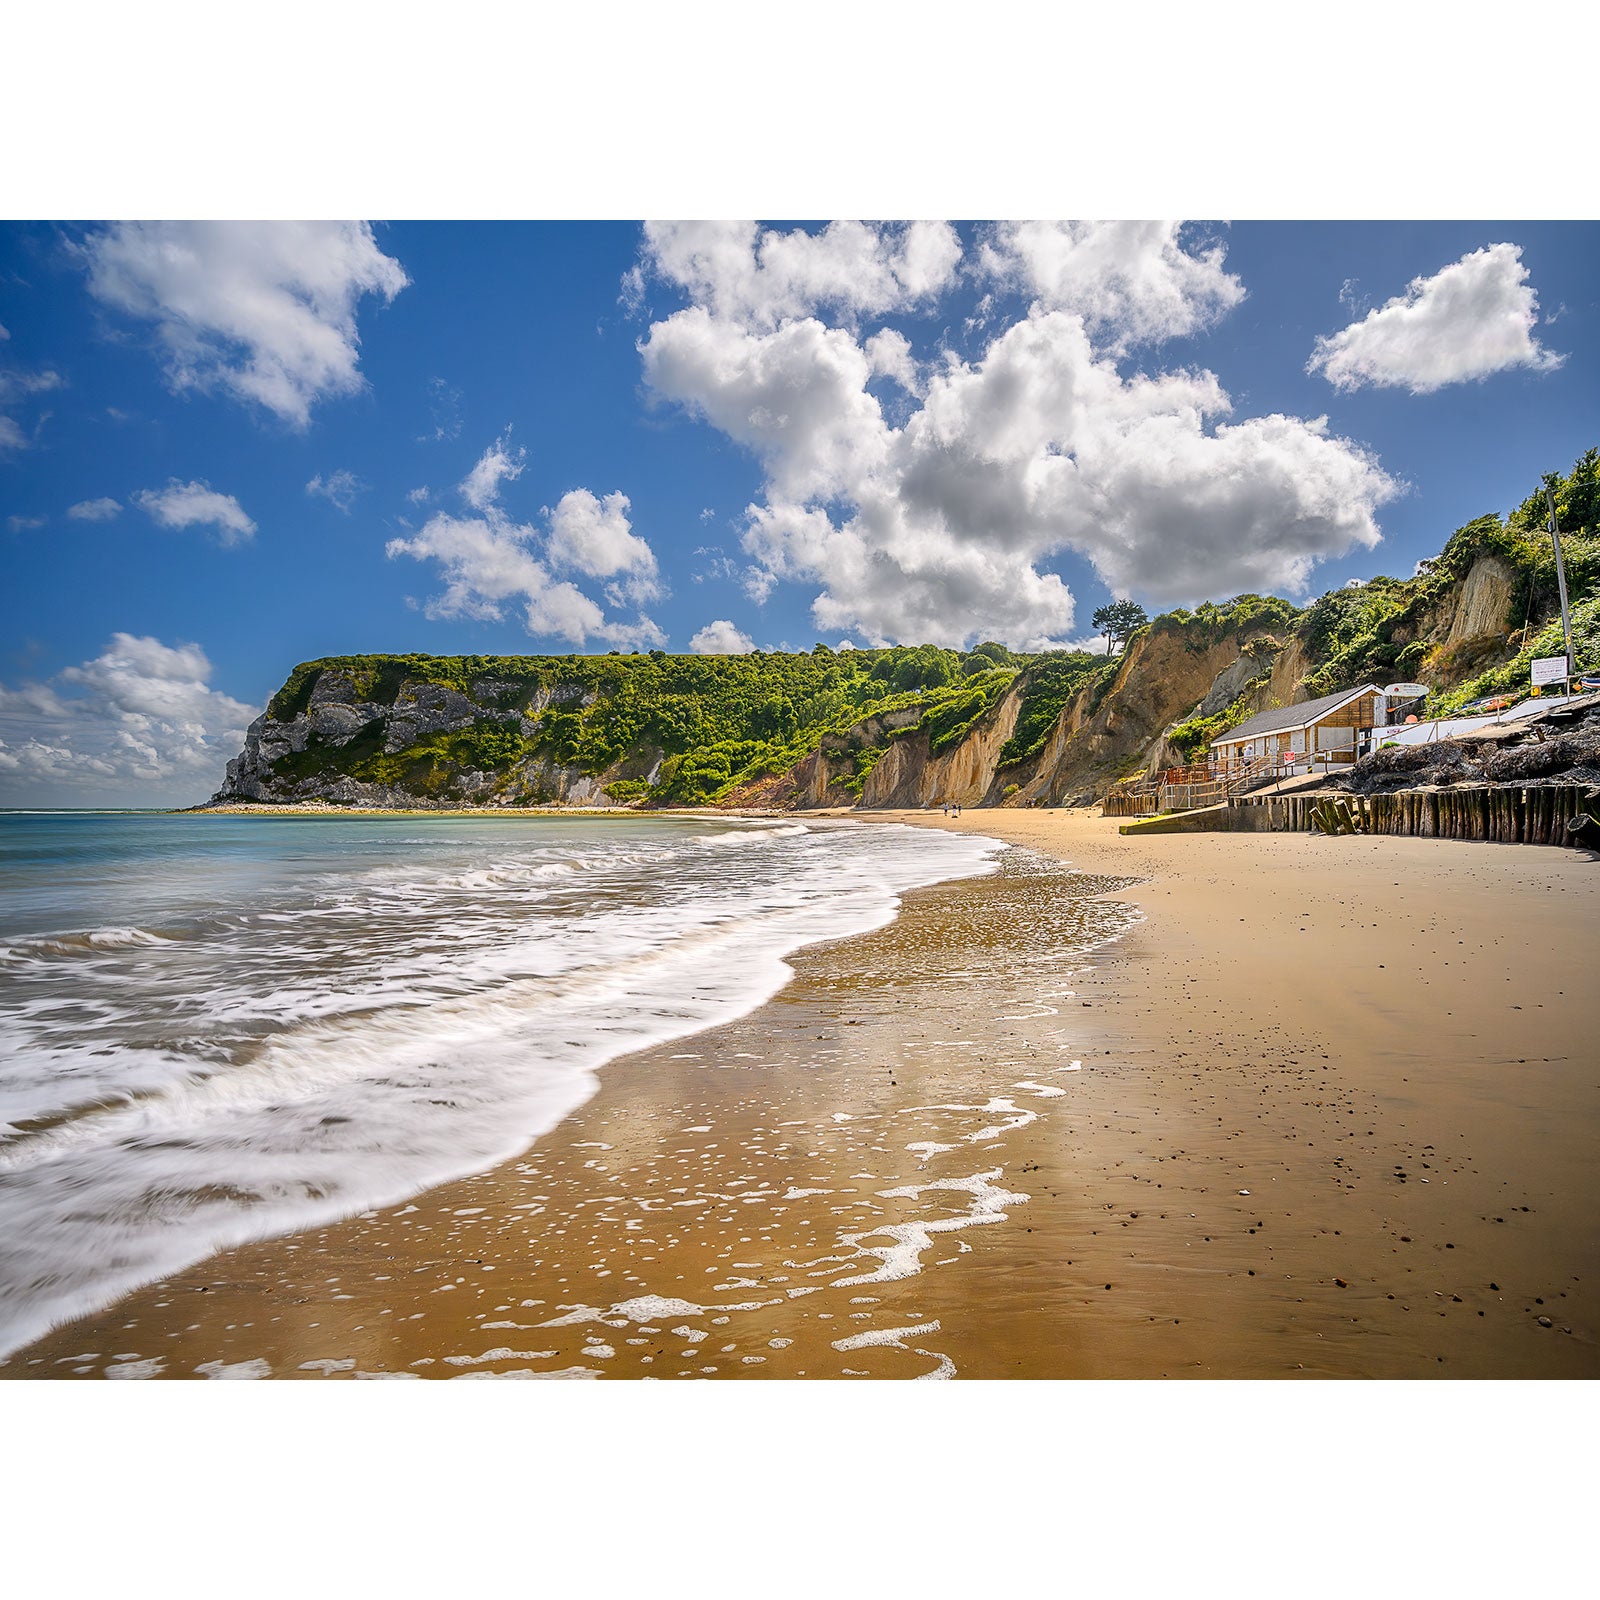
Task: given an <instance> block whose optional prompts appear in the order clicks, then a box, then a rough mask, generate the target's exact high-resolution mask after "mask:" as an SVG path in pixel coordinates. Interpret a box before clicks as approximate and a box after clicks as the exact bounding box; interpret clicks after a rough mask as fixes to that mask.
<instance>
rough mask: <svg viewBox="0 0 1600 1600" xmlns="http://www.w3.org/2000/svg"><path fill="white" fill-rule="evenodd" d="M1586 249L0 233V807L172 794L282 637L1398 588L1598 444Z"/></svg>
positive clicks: (452, 226)
mask: <svg viewBox="0 0 1600 1600" xmlns="http://www.w3.org/2000/svg"><path fill="white" fill-rule="evenodd" d="M1597 254H1600V225H1596V224H1591V223H1546V224H1541V223H1527V222H1473V223H1452V222H1427V223H1392V222H1391V223H1372V224H1343V223H1340V224H1334V223H1286V222H1279V223H1249V222H1235V223H1232V224H1230V225H1220V224H1214V225H1208V224H1204V223H1196V224H1187V225H1184V226H1182V227H1178V226H1153V227H1140V226H1136V225H1101V226H1098V227H1094V226H1081V225H1062V224H1041V225H1036V226H1014V227H1004V226H995V225H988V224H979V225H975V224H967V223H962V224H958V225H951V224H947V223H934V224H922V225H918V226H916V227H911V228H907V227H904V226H882V227H880V226H873V225H865V226H863V225H859V224H841V225H834V226H828V225H825V224H821V223H797V222H793V221H781V220H780V221H775V222H766V223H763V224H761V225H760V227H759V228H757V227H755V226H754V225H748V226H740V225H727V224H722V225H714V226H710V227H706V226H701V227H675V226H670V225H663V226H652V227H650V228H645V227H644V226H642V225H640V224H636V223H600V222H593V223H490V224H469V223H460V222H450V223H434V224H421V223H394V224H384V223H372V224H365V223H361V224H342V225H341V224H312V225H305V226H303V227H300V228H287V227H284V226H282V225H265V226H251V225H240V224H223V223H218V224H195V225H180V224H150V225H137V224H121V225H117V226H115V227H111V226H104V225H73V226H64V225H56V224H29V223H8V224H3V225H0V327H3V329H4V330H5V337H4V338H3V339H0V552H3V570H4V574H5V582H4V583H3V584H0V639H3V644H0V804H12V805H17V804H22V805H31V804H61V803H83V804H138V803H147V804H164V803H170V802H188V801H192V800H196V799H200V798H204V796H205V795H206V794H207V793H209V792H210V791H211V790H212V789H213V788H214V787H215V786H216V783H217V781H219V780H220V777H221V769H222V765H223V763H224V762H225V761H226V759H227V758H228V756H230V755H231V754H233V753H234V751H235V749H236V747H237V742H238V735H239V732H240V730H241V729H242V727H243V726H244V724H245V722H247V721H248V719H249V717H250V716H251V715H253V714H255V712H256V711H258V710H259V708H260V707H261V706H262V705H263V704H264V703H265V701H266V699H267V698H268V697H269V696H270V694H271V693H272V691H273V690H274V689H275V688H276V687H277V685H278V684H279V683H280V682H281V681H282V680H283V678H284V676H285V675H286V673H287V671H288V669H289V668H290V667H291V666H292V665H293V664H294V663H295V662H297V661H300V660H303V659H306V658H308V657H313V656H318V655H326V654H335V653H345V652H358V651H429V652H435V653H453V652H521V651H541V652H544V651H549V652H556V653H565V652H567V651H572V650H585V651H604V650H606V649H611V648H620V649H624V650H626V649H632V648H645V647H649V646H652V645H661V646H663V647H665V648H667V649H671V650H686V649H730V648H733V649H736V648H748V647H750V646H751V645H752V644H753V645H756V646H761V647H765V648H777V647H789V648H802V649H803V648H807V647H809V646H810V644H811V643H812V642H813V641H814V640H818V639H825V640H827V641H828V642H829V643H837V642H838V641H840V640H842V639H849V640H852V641H853V642H854V643H856V644H868V643H876V642H882V641H894V642H901V641H907V642H915V641H919V640H922V639H933V640H935V641H936V642H939V643H944V644H950V645H956V644H961V643H969V642H973V641H976V640H978V639H981V638H991V637H992V638H1001V639H1003V640H1005V641H1006V642H1008V643H1011V644H1014V645H1017V646H1020V647H1042V646H1044V645H1046V644H1050V643H1071V642H1076V641H1079V640H1084V639H1088V638H1090V637H1092V635H1093V633H1094V629H1093V627H1092V625H1091V624H1090V621H1089V619H1090V616H1091V614H1092V612H1093V611H1094V609H1095V608H1096V607H1097V606H1098V605H1100V604H1101V603H1102V602H1103V601H1104V600H1105V599H1107V598H1108V597H1109V596H1110V595H1112V594H1113V593H1115V594H1131V595H1132V596H1133V597H1134V598H1136V599H1138V600H1140V601H1141V602H1142V603H1144V604H1145V605H1146V606H1147V607H1148V608H1149V609H1150V610H1151V611H1152V612H1154V611H1156V610H1158V609H1164V608H1167V607H1170V606H1172V605H1174V604H1180V603H1181V604H1192V603H1194V602H1195V601H1198V600H1201V599H1208V598H1209V599H1222V598H1226V597H1228V596H1230V595H1232V594H1234V593H1237V592H1239V591H1240V590H1242V589H1246V588H1254V589H1259V590H1264V591H1265V590H1271V591H1276V592H1279V593H1285V594H1288V595H1290V596H1291V597H1292V598H1295V599H1296V600H1299V601H1304V600H1306V599H1308V598H1311V597H1314V596H1315V595H1316V594H1319V593H1322V592H1323V591H1324V590H1326V589H1328V588H1332V587H1337V586H1338V585H1340V584H1342V583H1344V582H1345V581H1346V580H1348V579H1350V578H1363V577H1368V576H1371V575H1372V574H1374V573H1376V572H1388V573H1393V574H1397V575H1407V574H1409V573H1410V572H1411V571H1412V569H1413V567H1414V565H1415V563H1416V561H1417V560H1418V559H1419V558H1421V557H1424V556H1429V555H1432V554H1435V553H1436V552H1437V551H1438V549H1439V548H1440V546H1441V545H1442V544H1443V542H1444V540H1445V539H1446V537H1447V536H1448V535H1449V533H1450V532H1451V531H1452V530H1453V529H1454V528H1456V527H1457V526H1459V525H1460V524H1461V523H1463V522H1465V521H1467V520H1469V519H1471V518H1472V517H1475V516H1478V515H1480V514H1482V513H1484V512H1487V511H1497V512H1504V511H1506V510H1508V509H1509V508H1510V507H1511V506H1512V505H1513V504H1515V503H1516V502H1517V501H1519V500H1520V499H1521V498H1523V497H1524V496H1525V495H1526V494H1528V493H1529V492H1530V491H1531V489H1532V488H1533V487H1534V486H1535V484H1536V483H1537V480H1538V476H1539V474H1540V473H1541V472H1544V471H1547V470H1550V469H1552V468H1559V469H1563V470H1564V469H1566V468H1567V467H1568V466H1570V464H1571V462H1572V461H1573V459H1574V458H1575V457H1576V456H1577V455H1578V454H1579V453H1580V452H1581V451H1582V450H1584V449H1585V448H1587V447H1588V446H1589V445H1591V444H1595V443H1600V398H1597V397H1600V370H1597V369H1600V358H1597V356H1596V348H1597V341H1596V332H1597V319H1600V303H1597V300H1600V296H1597V293H1596V284H1597V277H1596V273H1595V270H1594V265H1593V263H1594V261H1595V260H1596V258H1597ZM1319 341H1321V342H1320V343H1319ZM1319 352H1320V353H1319ZM424 491H426V492H424Z"/></svg>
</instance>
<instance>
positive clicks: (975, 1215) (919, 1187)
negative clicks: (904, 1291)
mask: <svg viewBox="0 0 1600 1600" xmlns="http://www.w3.org/2000/svg"><path fill="white" fill-rule="evenodd" d="M1000 1175H1001V1169H1000V1168H999V1167H996V1168H995V1169H994V1170H993V1171H992V1172H977V1173H974V1174H973V1175H972V1176H971V1177H968V1178H939V1179H937V1180H935V1181H934V1182H932V1183H908V1184H906V1185H904V1186H903V1187H902V1188H898V1189H882V1190H879V1192H878V1198H879V1199H880V1200H918V1199H920V1198H921V1197H922V1196H923V1195H925V1194H930V1193H935V1192H941V1191H951V1192H954V1193H957V1194H966V1195H969V1196H970V1197H971V1199H970V1203H969V1205H968V1207H967V1209H966V1211H965V1212H963V1213H962V1214H960V1215H959V1216H954V1217H938V1218H934V1219H932V1220H930V1221H926V1222H924V1221H921V1220H917V1221H912V1222H896V1223H885V1224H884V1225H883V1226H882V1227H878V1228H866V1229H863V1230H862V1231H861V1232H859V1233H847V1234H844V1235H843V1236H842V1238H841V1242H842V1243H844V1244H847V1245H850V1246H851V1247H852V1248H854V1249H855V1250H856V1251H857V1252H858V1253H859V1254H860V1255H864V1256H876V1257H877V1258H878V1260H879V1262H880V1263H881V1265H880V1266H879V1267H878V1268H877V1269H876V1270H875V1271H873V1272H860V1273H855V1274H852V1275H851V1276H848V1277H844V1278H835V1279H833V1287H834V1288H835V1289H843V1288H847V1287H850V1286H852V1285H854V1284H858V1283H890V1282H893V1281H894V1280H895V1279H897V1278H909V1277H911V1276H912V1275H913V1274H914V1273H917V1272H920V1271H921V1270H922V1252H923V1251H924V1250H927V1249H930V1248H931V1247H932V1245H933V1241H934V1238H935V1236H936V1235H943V1234H946V1233H958V1232H960V1231H961V1230H962V1229H963V1228H971V1227H977V1226H981V1225H982V1224H985V1223H991V1222H1004V1221H1005V1219H1006V1213H1007V1211H1008V1210H1009V1209H1010V1207H1012V1206H1017V1205H1025V1204H1026V1203H1027V1201H1028V1198H1029V1197H1028V1196H1027V1195H1025V1194H1014V1193H1011V1192H1010V1191H1008V1190H1005V1189H1001V1188H998V1187H997V1186H996V1184H995V1182H994V1180H995V1179H997V1178H999V1177H1000ZM877 1239H882V1240H887V1241H888V1242H887V1243H883V1244H874V1243H872V1242H871V1241H873V1240H877Z"/></svg>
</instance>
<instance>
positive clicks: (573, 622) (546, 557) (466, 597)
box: [385, 434, 666, 649]
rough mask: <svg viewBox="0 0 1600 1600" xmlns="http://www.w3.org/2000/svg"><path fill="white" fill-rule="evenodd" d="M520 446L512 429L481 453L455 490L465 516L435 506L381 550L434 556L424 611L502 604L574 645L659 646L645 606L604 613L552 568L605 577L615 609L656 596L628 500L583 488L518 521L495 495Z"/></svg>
mask: <svg viewBox="0 0 1600 1600" xmlns="http://www.w3.org/2000/svg"><path fill="white" fill-rule="evenodd" d="M525 465H526V452H525V451H524V450H522V449H521V448H520V447H519V448H517V449H512V447H511V445H510V442H509V435H508V434H502V435H501V437H500V438H498V439H497V440H495V442H494V443H493V444H492V445H490V446H489V448H488V449H487V450H486V451H485V452H484V453H483V455H482V456H480V457H479V458H478V461H477V462H476V463H475V464H474V466H473V468H472V470H471V471H470V472H469V473H468V474H467V476H466V477H465V479H463V480H462V482H461V485H460V487H459V493H460V495H461V498H462V499H463V500H464V501H465V502H466V504H467V507H468V508H469V513H470V514H469V515H466V516H458V515H456V514H454V513H452V512H449V511H438V512H435V513H434V515H433V516H431V517H430V518H429V519H428V520H427V522H426V523H425V524H424V525H423V527H422V529H421V530H420V531H419V532H418V533H417V534H415V535H414V536H412V537H410V538H401V539H391V540H390V541H389V543H388V545H387V546H386V547H385V548H386V551H387V553H388V555H389V556H390V557H391V558H392V557H395V556H410V557H411V558H412V559H413V560H417V561H431V562H434V563H436V565H437V566H438V568H439V571H440V574H441V576H442V577H443V579H444V588H443V590H442V591H441V592H440V593H438V594H436V595H434V596H433V597H432V598H431V599H429V600H428V601H427V602H426V604H425V605H424V607H423V610H424V612H425V613H426V615H428V616H429V617H432V618H435V619H444V618H468V619H472V620H476V621H482V622H498V621H501V620H503V619H504V617H505V614H506V609H507V607H508V606H513V607H516V608H518V609H520V611H521V615H522V623H523V627H524V628H525V629H526V631H527V632H528V633H529V634H531V635H532V636H533V637H535V638H542V637H551V636H553V637H556V638H561V639H565V640H568V641H569V642H570V643H572V644H575V645H583V644H586V643H587V642H588V641H589V640H590V639H597V640H599V641H601V642H602V643H605V644H610V645H613V646H615V647H617V648H619V649H631V648H639V647H642V646H646V645H651V646H654V645H660V644H665V643H666V635H665V634H663V633H662V631H661V629H660V628H658V627H657V626H656V624H655V623H654V622H652V621H651V620H650V618H649V617H647V616H645V615H644V614H643V612H642V611H641V612H639V613H638V615H637V616H635V617H633V618H631V619H627V618H620V617H615V616H611V617H608V616H607V615H606V613H605V610H604V609H603V608H602V606H601V605H600V604H599V602H597V601H596V600H594V599H593V598H592V597H591V596H590V595H588V594H586V593H584V591H583V590H581V589H580V588H579V587H578V586H577V584H576V583H574V582H572V581H571V580H570V579H566V578H560V577H558V576H556V573H557V571H561V570H565V571H576V572H578V573H580V574H583V575H585V576H588V577H593V578H611V579H612V580H613V582H612V583H610V584H608V585H607V589H606V596H605V598H606V600H607V601H608V603H609V604H610V605H611V606H612V607H613V608H615V609H621V608H623V607H625V606H630V605H631V606H639V605H643V604H645V603H647V602H648V601H649V600H651V599H653V598H655V597H656V595H657V594H658V593H659V586H658V584H657V582H656V571H657V569H656V559H655V555H654V553H653V552H652V551H651V549H650V546H649V545H648V544H647V543H646V542H645V540H643V539H642V538H640V537H639V536H638V535H637V534H635V533H634V532H633V531H632V529H631V527H630V525H629V522H628V515H627V513H628V498H627V496H626V495H623V494H610V495H607V496H605V498H604V499H603V500H602V499H600V498H597V497H596V496H595V495H593V494H591V493H590V492H589V490H587V489H575V490H572V491H571V492H569V493H568V494H566V495H564V496H562V498H561V500H560V502H559V503H558V504H557V506H556V508H555V510H554V511H547V512H546V516H547V518H548V522H549V526H548V528H547V529H546V530H540V529H539V528H537V527H535V526H534V525H533V524H532V523H521V522H517V521H516V520H515V519H514V518H513V517H512V516H511V515H510V514H509V513H508V512H507V511H506V510H505V508H504V506H503V505H502V504H501V501H500V491H501V486H502V485H503V484H506V483H511V482H515V480H516V479H517V478H518V477H520V476H521V474H522V471H523V468H524V466H525Z"/></svg>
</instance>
